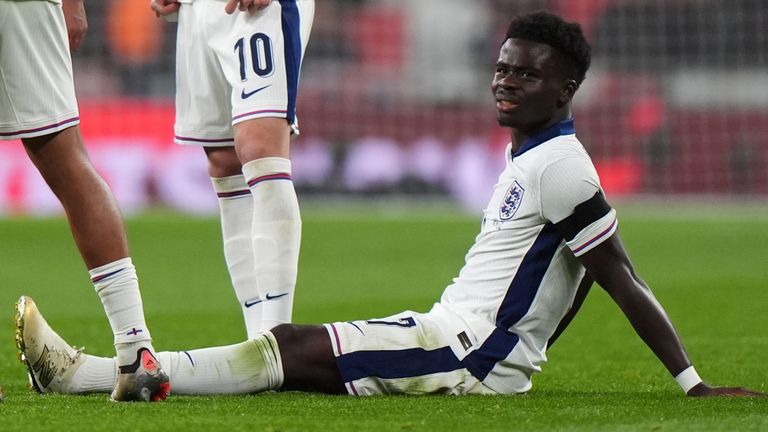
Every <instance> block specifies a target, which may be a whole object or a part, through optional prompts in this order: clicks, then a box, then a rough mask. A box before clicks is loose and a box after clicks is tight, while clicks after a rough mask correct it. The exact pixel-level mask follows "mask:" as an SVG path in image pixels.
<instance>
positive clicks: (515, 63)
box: [491, 39, 575, 132]
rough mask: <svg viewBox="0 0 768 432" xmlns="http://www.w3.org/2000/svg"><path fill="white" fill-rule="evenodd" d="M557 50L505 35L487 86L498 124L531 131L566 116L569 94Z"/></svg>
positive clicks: (570, 95)
mask: <svg viewBox="0 0 768 432" xmlns="http://www.w3.org/2000/svg"><path fill="white" fill-rule="evenodd" d="M559 55H560V54H559V53H558V52H557V51H556V50H554V49H553V48H552V47H550V46H549V45H545V44H541V43H537V42H532V41H529V40H525V39H507V41H506V42H505V43H504V45H502V47H501V51H500V52H499V60H498V61H497V62H496V72H495V74H494V75H493V83H492V85H491V90H492V91H493V94H494V96H495V97H496V117H497V120H498V122H499V124H500V125H501V126H505V127H511V128H514V129H517V130H520V131H522V132H535V131H536V130H538V129H540V128H543V127H548V126H550V125H551V124H554V123H556V122H558V121H560V120H563V119H564V118H565V117H567V116H568V114H569V113H568V110H567V109H563V108H564V106H565V105H566V104H567V103H568V102H569V101H570V99H571V97H572V96H573V91H575V87H574V88H573V89H570V88H569V87H568V86H569V83H572V82H573V81H570V80H569V79H568V78H567V77H566V72H565V68H564V67H563V66H562V63H561V62H560V61H559V60H558V59H559ZM571 90H573V91H571Z"/></svg>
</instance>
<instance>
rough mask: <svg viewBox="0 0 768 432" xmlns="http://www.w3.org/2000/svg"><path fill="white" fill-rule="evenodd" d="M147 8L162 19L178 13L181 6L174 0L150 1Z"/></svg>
mask: <svg viewBox="0 0 768 432" xmlns="http://www.w3.org/2000/svg"><path fill="white" fill-rule="evenodd" d="M149 6H150V7H151V8H152V10H153V11H155V15H157V16H158V17H164V16H167V15H170V14H172V13H176V12H178V11H179V7H181V4H180V3H178V2H177V1H176V0H152V2H151V3H150V4H149Z"/></svg>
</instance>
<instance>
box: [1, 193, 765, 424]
mask: <svg viewBox="0 0 768 432" xmlns="http://www.w3.org/2000/svg"><path fill="white" fill-rule="evenodd" d="M436 213H437V214H440V215H442V216H438V217H435V216H434V213H433V212H429V211H420V212H417V213H416V214H413V215H410V216H407V217H406V216H402V217H401V216H397V215H394V216H393V215H391V214H388V215H382V214H381V213H380V212H377V211H371V210H368V211H366V210H359V209H353V210H350V211H344V212H328V211H319V210H312V209H307V210H305V212H304V239H303V245H302V256H301V266H300V277H299V288H298V292H297V299H296V307H295V312H294V316H295V318H296V321H297V322H303V323H318V322H324V321H334V320H347V319H353V318H370V317H379V316H385V315H389V314H392V313H395V312H399V311H401V310H405V309H413V310H427V309H428V308H429V307H430V305H431V303H432V302H434V301H435V300H436V299H437V298H438V297H439V295H440V293H441V291H442V289H443V288H444V286H445V285H446V284H447V283H449V282H450V280H451V278H452V277H453V276H454V275H455V274H456V273H457V271H458V270H459V268H460V266H461V264H462V262H463V256H464V253H465V252H466V250H467V248H468V247H469V246H470V245H471V243H472V241H473V238H474V236H475V234H476V232H477V229H478V226H479V221H478V218H475V217H467V216H463V215H453V214H451V213H449V214H447V215H445V214H446V213H445V212H444V211H443V210H441V211H439V212H436ZM664 214H665V213H664V212H654V213H653V214H649V213H648V212H645V211H639V210H637V209H636V208H634V209H629V210H627V211H626V212H622V215H623V217H622V219H621V228H620V229H621V234H622V237H623V239H624V242H625V243H626V245H627V248H628V249H629V251H630V254H631V255H632V257H633V259H634V262H635V265H636V267H637V269H638V272H639V273H640V275H641V276H642V277H643V278H644V279H645V280H646V281H647V282H648V283H649V284H650V285H651V287H652V288H653V289H654V291H655V293H656V295H657V296H658V298H659V299H660V300H661V302H662V304H663V305H664V306H665V307H666V309H667V310H668V312H669V314H670V316H671V317H672V319H673V321H674V323H675V325H676V326H677V328H678V330H679V332H680V334H681V335H682V338H683V341H684V342H685V344H686V346H687V349H688V351H689V353H690V355H691V358H692V359H693V360H694V362H695V364H696V365H697V369H698V371H699V373H700V374H702V376H704V377H705V378H706V379H708V380H709V381H711V382H713V383H717V384H730V385H743V386H748V387H751V388H753V389H757V390H762V391H768V370H767V369H766V364H768V335H766V329H767V328H768V294H767V293H766V289H767V288H768V284H767V283H766V282H767V281H768V253H766V246H768V218H766V217H765V216H764V215H765V213H760V212H756V213H755V212H748V213H745V214H746V216H745V214H740V213H738V212H730V213H728V212H726V214H727V215H726V216H719V217H713V216H712V215H713V214H719V213H718V212H712V211H710V212H700V211H697V210H696V209H689V210H685V211H683V212H680V211H678V212H676V213H674V214H673V215H672V216H671V217H665V216H664ZM728 215H730V216H728ZM128 230H129V236H130V240H131V246H132V250H133V257H134V262H135V264H136V266H137V268H138V271H139V276H140V280H141V283H142V290H143V296H144V304H145V311H146V315H147V318H148V321H149V324H150V326H151V329H152V333H153V335H154V338H155V346H156V347H157V348H159V349H190V348H197V347H204V346H210V345H221V344H228V343H234V342H238V341H240V340H241V339H242V338H243V337H244V334H245V332H244V329H243V325H242V323H241V317H240V312H239V308H238V306H237V304H236V302H235V301H234V296H233V294H232V292H231V288H230V287H229V283H228V277H227V274H226V271H225V267H224V262H223V257H222V254H221V248H220V240H219V227H218V221H217V220H216V219H194V218H187V217H181V216H176V215H168V214H159V213H156V214H149V215H145V216H142V217H137V218H133V219H131V220H129V221H128ZM22 294H28V295H31V296H33V297H34V298H35V299H36V301H37V303H38V305H39V306H40V308H41V310H42V311H43V313H44V314H45V316H46V317H47V319H48V320H49V322H50V323H51V324H52V325H53V326H54V327H55V328H56V329H57V330H58V331H59V333H60V334H62V336H64V337H65V338H66V339H67V340H69V341H70V342H71V343H73V344H77V345H85V346H86V347H87V351H88V352H89V353H92V354H98V355H110V354H111V353H112V346H111V334H110V331H109V326H108V323H107V320H106V318H105V317H104V313H103V311H102V309H101V305H100V303H99V300H98V298H97V296H96V295H95V294H94V293H93V289H92V287H91V285H90V282H89V280H88V275H87V273H86V272H85V269H84V268H83V265H82V264H81V262H80V260H79V257H78V255H77V253H76V250H75V249H74V246H73V245H72V242H71V240H70V238H69V233H68V231H67V227H66V223H65V222H64V221H63V220H60V219H53V220H47V219H45V220H34V219H10V220H0V384H2V385H3V387H4V388H5V395H6V401H5V403H2V404H0V430H1V431H13V430H24V431H29V430H58V431H62V430H75V429H77V430H82V431H88V430H109V431H121V430H137V429H138V430H205V429H210V430H248V431H257V430H266V431H289V430H295V431H306V430H323V431H361V430H363V431H403V430H406V431H410V430H413V431H428V430H431V431H446V430H464V431H474V430H583V431H593V430H610V431H613V430H642V431H646V430H649V431H665V430H666V431H678V430H768V399H763V400H756V399H716V400H713V399H710V400H693V399H687V398H685V397H683V395H682V393H681V392H680V390H679V388H678V387H677V386H676V384H675V383H674V381H673V380H672V379H671V378H670V377H669V376H668V375H667V373H666V372H665V371H664V369H663V367H662V366H661V364H660V363H659V362H658V361H657V360H656V359H655V358H654V357H653V355H652V354H651V352H650V351H649V350H648V349H647V348H646V347H645V346H644V345H643V344H642V342H641V341H640V340H639V339H638V338H637V337H636V336H635V334H634V333H633V332H632V329H631V328H630V327H629V325H628V324H627V322H626V320H625V319H624V318H623V316H622V315H621V313H620V312H619V310H618V308H616V306H615V305H613V304H612V303H611V301H610V299H609V298H608V297H607V295H605V293H604V292H602V290H600V289H595V290H593V292H592V293H591V294H590V296H589V297H588V299H587V302H586V305H585V306H584V308H583V310H582V312H581V314H580V316H578V317H577V318H576V320H575V321H574V323H573V324H572V327H571V328H570V329H568V331H567V332H566V333H565V334H564V336H563V337H562V339H561V340H560V341H559V342H558V343H557V345H555V346H554V347H553V348H552V350H551V351H550V352H549V357H550V358H549V363H548V364H547V365H545V367H544V372H543V373H542V374H540V375H538V376H536V377H535V379H534V389H533V390H532V391H531V392H530V393H529V394H527V395H525V396H506V397H505V396H493V397H442V396H428V397H402V396H401V397H373V398H353V397H347V396H323V395H314V394H302V393H266V394H261V395H249V396H226V397H181V396H177V397H172V398H171V399H169V400H168V401H167V402H166V403H163V404H114V403H109V402H108V401H107V396H106V395H88V396H58V395H48V396H38V395H36V394H34V393H32V392H31V391H29V390H28V389H27V387H26V376H25V373H24V368H23V367H22V366H21V365H20V364H19V363H18V362H17V360H16V357H15V349H14V346H13V343H12V337H13V328H12V315H13V304H14V302H15V300H16V299H17V298H18V296H20V295H22ZM3 311H4V312H3ZM2 323H4V324H2Z"/></svg>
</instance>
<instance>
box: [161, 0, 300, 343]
mask: <svg viewBox="0 0 768 432" xmlns="http://www.w3.org/2000/svg"><path fill="white" fill-rule="evenodd" d="M313 13H314V2H313V1H312V0H297V1H286V2H274V3H272V4H271V5H270V6H269V7H268V8H266V9H265V10H263V11H261V12H256V13H252V14H251V13H243V12H235V14H234V15H232V16H229V15H226V14H225V13H224V11H223V10H222V8H221V5H220V4H216V3H215V2H196V3H194V4H192V5H184V6H182V8H181V11H180V17H179V38H178V44H179V45H178V49H177V56H178V58H177V68H178V69H177V123H176V142H177V143H179V144H198V145H203V146H205V147H206V154H207V156H208V162H209V173H210V175H211V178H212V182H213V185H214V189H215V191H216V193H217V196H218V198H219V205H220V209H221V221H222V234H223V237H224V251H225V258H226V260H227V264H228V268H229V271H230V276H231V278H232V283H233V286H234V288H235V292H236V294H237V297H238V300H239V302H240V305H241V308H242V311H243V315H244V317H245V322H246V328H247V330H248V336H249V337H253V336H255V335H256V334H258V332H259V331H262V330H267V329H270V328H272V327H274V326H275V325H278V324H281V323H287V322H290V321H291V314H292V306H293V292H294V289H295V283H296V274H297V267H298V255H299V244H300V237H301V219H300V215H299V208H298V200H297V198H296V193H295V191H294V189H293V182H292V181H291V164H290V159H289V141H290V133H291V127H292V126H294V125H295V100H296V91H297V88H298V74H299V69H300V63H301V58H302V54H303V52H304V48H305V47H306V42H307V39H308V36H309V31H310V28H311V24H312V17H313ZM224 107H226V110H225V109H223V108H224ZM224 115H226V118H223V116H224ZM232 124H234V127H232ZM232 145H234V147H230V146H232ZM248 218H249V219H250V220H247V219H248Z"/></svg>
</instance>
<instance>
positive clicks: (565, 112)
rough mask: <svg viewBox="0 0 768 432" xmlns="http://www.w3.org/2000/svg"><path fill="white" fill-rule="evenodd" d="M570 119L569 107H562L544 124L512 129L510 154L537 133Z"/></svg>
mask: <svg viewBox="0 0 768 432" xmlns="http://www.w3.org/2000/svg"><path fill="white" fill-rule="evenodd" d="M571 117H572V113H571V106H570V104H568V105H566V106H565V107H563V109H561V110H558V111H557V112H556V114H555V115H554V116H552V118H550V119H549V120H547V121H546V122H544V123H543V124H542V125H539V126H533V127H531V128H526V129H521V128H516V127H513V128H512V130H511V131H510V134H511V141H512V152H513V153H514V152H516V151H518V150H519V149H520V147H522V145H523V143H525V141H526V140H527V139H528V138H530V137H532V136H534V135H536V134H537V133H539V132H541V131H543V130H546V129H549V128H551V127H552V126H554V125H556V124H558V123H560V122H561V121H563V120H566V119H569V118H571Z"/></svg>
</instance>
